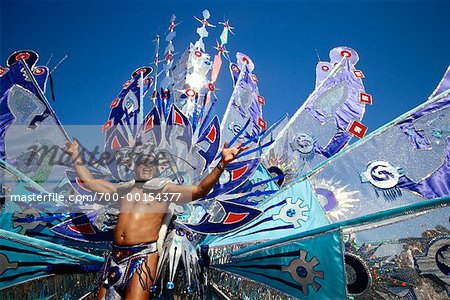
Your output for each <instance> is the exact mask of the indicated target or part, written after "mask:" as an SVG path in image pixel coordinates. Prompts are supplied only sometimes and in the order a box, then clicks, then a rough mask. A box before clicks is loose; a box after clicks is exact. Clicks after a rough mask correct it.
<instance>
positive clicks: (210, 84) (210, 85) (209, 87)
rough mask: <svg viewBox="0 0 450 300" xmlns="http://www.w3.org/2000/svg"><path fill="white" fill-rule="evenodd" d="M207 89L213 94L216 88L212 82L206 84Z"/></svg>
mask: <svg viewBox="0 0 450 300" xmlns="http://www.w3.org/2000/svg"><path fill="white" fill-rule="evenodd" d="M208 89H209V90H210V91H211V92H214V91H215V90H216V87H215V86H214V84H213V83H212V82H210V83H208Z"/></svg>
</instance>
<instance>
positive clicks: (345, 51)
mask: <svg viewBox="0 0 450 300" xmlns="http://www.w3.org/2000/svg"><path fill="white" fill-rule="evenodd" d="M341 56H342V57H347V58H349V57H352V53H351V52H350V51H348V50H342V51H341Z"/></svg>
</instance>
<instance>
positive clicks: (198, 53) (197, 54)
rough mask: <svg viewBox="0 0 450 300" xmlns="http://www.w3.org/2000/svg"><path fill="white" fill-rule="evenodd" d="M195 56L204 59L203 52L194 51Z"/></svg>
mask: <svg viewBox="0 0 450 300" xmlns="http://www.w3.org/2000/svg"><path fill="white" fill-rule="evenodd" d="M194 55H195V56H197V57H202V55H203V53H201V52H200V51H198V50H195V51H194Z"/></svg>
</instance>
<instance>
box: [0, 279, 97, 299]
mask: <svg viewBox="0 0 450 300" xmlns="http://www.w3.org/2000/svg"><path fill="white" fill-rule="evenodd" d="M96 289H97V273H89V274H61V275H49V276H46V277H41V278H38V279H35V280H31V281H27V282H24V283H21V284H17V285H14V286H11V287H8V288H5V289H2V290H0V299H3V300H15V299H21V300H28V299H29V300H33V299H64V300H71V299H80V298H83V299H95V295H96ZM89 293H91V294H90V295H89ZM87 295H89V296H87Z"/></svg>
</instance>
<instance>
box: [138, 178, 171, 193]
mask: <svg viewBox="0 0 450 300" xmlns="http://www.w3.org/2000/svg"><path fill="white" fill-rule="evenodd" d="M172 183H173V181H172V180H171V179H170V178H152V179H150V180H149V181H147V182H146V183H144V190H162V189H163V188H165V187H166V186H167V185H169V184H172Z"/></svg>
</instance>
